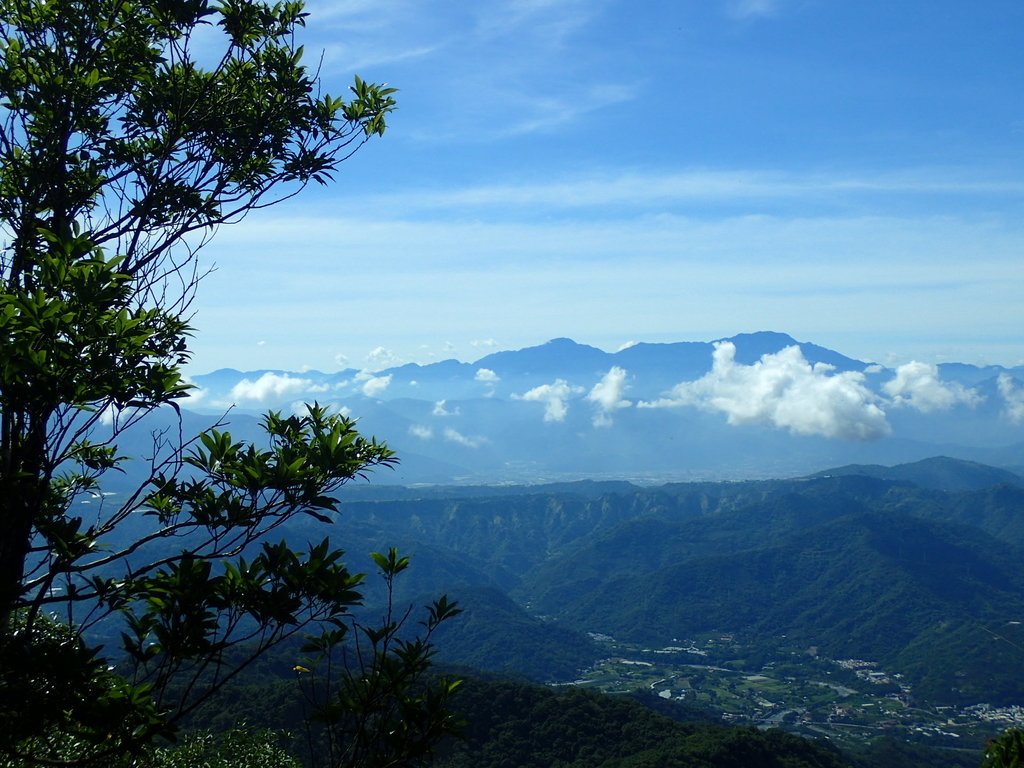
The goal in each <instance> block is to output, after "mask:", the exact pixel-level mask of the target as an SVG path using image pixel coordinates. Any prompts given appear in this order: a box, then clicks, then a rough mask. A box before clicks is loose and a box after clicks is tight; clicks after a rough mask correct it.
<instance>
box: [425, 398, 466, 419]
mask: <svg viewBox="0 0 1024 768" xmlns="http://www.w3.org/2000/svg"><path fill="white" fill-rule="evenodd" d="M447 402H448V401H447V400H438V401H437V402H436V403H434V410H433V411H432V412H431V413H432V414H433V415H434V416H442V417H443V416H458V415H459V407H458V406H455V408H453V409H452V410H448V406H447V405H446V403H447Z"/></svg>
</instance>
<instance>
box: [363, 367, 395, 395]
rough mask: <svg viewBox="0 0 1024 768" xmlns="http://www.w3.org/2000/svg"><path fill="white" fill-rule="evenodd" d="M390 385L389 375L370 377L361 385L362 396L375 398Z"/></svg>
mask: <svg viewBox="0 0 1024 768" xmlns="http://www.w3.org/2000/svg"><path fill="white" fill-rule="evenodd" d="M390 385H391V374H390V373H389V374H388V375H387V376H372V377H371V378H369V379H367V380H366V381H365V382H364V383H363V394H364V395H366V396H367V397H377V396H378V395H379V394H381V393H382V392H383V391H384V390H385V389H387V388H388V387H389V386H390Z"/></svg>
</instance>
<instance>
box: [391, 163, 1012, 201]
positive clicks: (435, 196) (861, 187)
mask: <svg viewBox="0 0 1024 768" xmlns="http://www.w3.org/2000/svg"><path fill="white" fill-rule="evenodd" d="M1022 194H1024V183H1021V182H1020V181H1017V180H1013V179H1006V178H999V177H990V178H984V177H979V176H977V175H976V174H971V173H969V172H965V171H962V170H958V169H955V168H949V169H920V170H906V171H885V172H879V173H874V174H870V175H864V176H857V175H849V174H842V173H829V174H824V173H784V172H777V171H776V172H772V171H745V170H732V171H730V170H721V169H715V170H702V169H691V170H680V171H668V172H666V171H639V170H635V171H615V172H609V173H604V174H592V175H589V176H577V177H576V178H567V179H566V178H562V179H560V180H558V181H548V182H543V183H517V184H488V185H480V186H463V187H454V188H444V189H436V188H435V189H421V190H412V191H405V192H402V193H401V194H399V195H387V196H378V197H373V198H371V201H372V202H374V203H377V204H381V205H387V206H389V209H391V210H394V209H395V208H398V209H404V210H416V209H445V208H448V209H453V210H463V211H464V210H465V209H466V208H467V207H469V208H483V207H494V208H505V207H509V206H513V207H528V208H531V209H534V208H543V209H546V210H547V209H555V210H559V209H567V208H568V209H578V210H579V209H586V208H592V207H599V208H603V207H611V206H614V207H621V206H650V205H659V204H661V205H664V204H672V203H687V204H690V205H692V204H694V203H698V204H700V205H702V206H704V205H707V204H708V203H714V202H717V203H751V202H765V201H773V200H774V201H781V202H797V201H799V202H813V203H815V205H816V207H818V206H820V205H821V204H822V203H823V202H827V201H828V200H830V199H831V200H834V201H836V202H837V203H841V204H845V205H848V204H849V203H850V201H851V196H854V197H855V198H856V199H857V200H858V206H857V207H858V208H861V209H862V207H863V201H864V200H865V199H871V200H873V201H874V204H875V205H878V206H880V207H884V205H885V203H886V201H887V200H890V199H891V198H892V197H895V196H910V195H913V196H918V195H926V196H940V197H959V198H963V197H989V196H995V195H1022Z"/></svg>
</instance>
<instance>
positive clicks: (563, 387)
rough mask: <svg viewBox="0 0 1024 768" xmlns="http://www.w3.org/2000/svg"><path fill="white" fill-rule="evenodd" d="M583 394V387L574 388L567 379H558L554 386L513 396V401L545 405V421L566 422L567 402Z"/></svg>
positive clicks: (541, 387) (540, 387) (542, 386)
mask: <svg viewBox="0 0 1024 768" xmlns="http://www.w3.org/2000/svg"><path fill="white" fill-rule="evenodd" d="M581 392H583V387H576V386H572V385H570V384H569V382H567V381H566V380H565V379H556V380H555V381H554V383H553V384H541V385H540V386H539V387H534V388H533V389H531V390H530V391H529V392H526V393H524V394H522V395H512V399H513V400H529V401H532V402H538V403H544V421H565V416H566V414H567V413H568V412H569V405H568V403H567V402H566V401H567V400H568V399H569V398H570V397H572V396H573V395H578V394H580V393H581Z"/></svg>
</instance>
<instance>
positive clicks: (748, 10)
mask: <svg viewBox="0 0 1024 768" xmlns="http://www.w3.org/2000/svg"><path fill="white" fill-rule="evenodd" d="M780 5H781V2H780V0H728V1H727V3H726V12H727V13H728V14H729V15H730V16H732V17H733V18H735V19H759V18H764V17H766V16H774V15H775V14H777V13H778V12H779V7H780Z"/></svg>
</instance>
